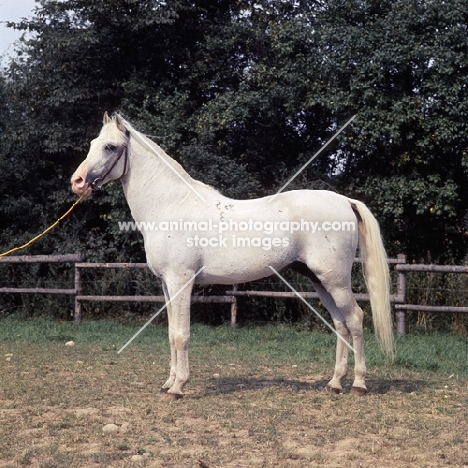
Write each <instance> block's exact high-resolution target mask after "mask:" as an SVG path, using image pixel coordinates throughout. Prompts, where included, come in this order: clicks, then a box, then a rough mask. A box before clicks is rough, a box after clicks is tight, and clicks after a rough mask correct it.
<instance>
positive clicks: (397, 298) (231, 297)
mask: <svg viewBox="0 0 468 468" xmlns="http://www.w3.org/2000/svg"><path fill="white" fill-rule="evenodd" d="M355 261H356V262H359V261H360V259H359V258H357V259H355ZM0 263H70V264H71V267H72V268H74V287H73V288H63V289H57V288H13V287H3V288H0V293H19V294H64V295H70V296H73V297H74V300H75V312H74V318H75V322H77V323H79V322H80V321H81V319H82V303H83V302H85V301H114V302H162V303H163V302H164V296H116V295H114V296H112V295H99V296H97V295H87V294H85V293H84V291H83V284H82V279H81V271H82V270H83V269H87V268H94V269H99V268H101V269H108V268H144V269H146V268H148V265H147V264H146V263H84V262H83V261H82V255H81V254H67V255H22V256H10V257H0ZM388 263H389V264H390V265H394V266H395V267H394V268H395V272H396V293H395V294H391V296H390V301H391V303H392V304H394V309H395V321H396V330H397V335H404V334H405V333H406V311H408V310H409V311H411V310H415V311H424V312H442V313H468V307H451V306H428V305H418V304H407V303H406V274H407V273H408V272H436V273H468V267H465V266H457V265H453V266H449V265H443V266H442V265H425V264H407V263H406V256H405V255H398V256H397V258H390V259H388ZM299 294H300V295H301V296H302V297H304V298H305V299H318V294H317V293H316V292H301V293H299ZM239 296H247V297H276V298H296V297H297V295H296V293H294V292H292V291H291V292H279V291H254V290H251V291H238V289H237V285H233V287H232V288H231V289H230V290H228V291H226V293H225V295H220V296H192V303H205V304H207V303H228V304H231V324H232V325H234V324H235V323H236V319H237V297H239ZM355 296H356V300H358V301H363V302H368V301H369V296H368V294H355Z"/></svg>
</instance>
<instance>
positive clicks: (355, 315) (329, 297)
mask: <svg viewBox="0 0 468 468" xmlns="http://www.w3.org/2000/svg"><path fill="white" fill-rule="evenodd" d="M315 286H316V287H317V285H315ZM319 290H320V292H319ZM317 292H318V294H319V296H320V299H321V300H322V303H323V304H324V305H325V307H326V308H327V309H328V310H329V312H330V315H331V316H332V318H333V322H334V323H335V327H336V330H337V333H338V334H339V335H341V336H343V338H345V340H346V341H347V343H348V345H346V344H345V343H344V341H343V340H340V339H338V343H337V351H336V369H337V370H338V372H337V371H336V370H335V375H337V376H340V375H341V374H340V369H344V360H345V358H346V362H347V357H348V352H349V349H352V350H353V351H354V363H355V364H354V382H353V385H352V387H351V393H352V394H354V395H358V396H362V395H364V394H366V393H367V387H366V382H365V378H366V362H365V356H364V340H363V326H362V322H363V317H364V313H363V311H362V309H361V308H360V307H359V305H358V304H357V302H356V300H355V298H354V295H353V293H352V291H351V285H350V284H349V285H348V286H345V287H343V286H329V287H328V288H325V287H324V286H323V285H322V284H320V285H319V286H318V290H317ZM343 333H344V335H343ZM350 336H351V337H352V339H353V340H352V343H353V347H352V348H351V346H350V345H349V337H350ZM340 342H341V343H342V344H340ZM340 362H341V364H340ZM341 373H342V374H343V371H341ZM334 378H335V376H334ZM335 384H336V381H335V380H334V379H332V380H331V381H330V384H329V385H332V386H333V385H335Z"/></svg>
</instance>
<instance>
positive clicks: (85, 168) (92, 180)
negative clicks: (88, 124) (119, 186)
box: [71, 112, 130, 197]
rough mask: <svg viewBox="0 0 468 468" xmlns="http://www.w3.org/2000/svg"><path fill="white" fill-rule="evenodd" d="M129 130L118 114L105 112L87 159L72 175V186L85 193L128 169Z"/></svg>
mask: <svg viewBox="0 0 468 468" xmlns="http://www.w3.org/2000/svg"><path fill="white" fill-rule="evenodd" d="M129 138H130V132H129V130H128V129H127V128H126V127H125V125H124V123H123V120H122V119H121V117H120V116H119V115H118V114H116V115H115V117H114V118H112V119H111V118H110V117H109V116H108V114H107V112H106V113H105V114H104V119H103V127H102V130H101V133H100V134H99V136H98V137H97V138H96V139H95V140H93V141H92V142H91V147H90V149H89V153H88V155H87V156H86V159H85V160H84V161H83V162H82V163H81V164H80V165H79V167H78V169H77V170H76V171H75V173H74V174H73V175H72V177H71V185H72V190H73V192H75V193H76V194H77V195H84V196H85V197H87V196H89V195H91V193H92V191H93V190H97V189H100V188H101V187H102V186H103V185H104V184H105V183H107V182H110V181H111V180H115V179H120V178H121V177H122V176H124V175H125V174H126V173H127V170H128V161H127V160H128V142H129Z"/></svg>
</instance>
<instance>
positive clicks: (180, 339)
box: [174, 333, 190, 351]
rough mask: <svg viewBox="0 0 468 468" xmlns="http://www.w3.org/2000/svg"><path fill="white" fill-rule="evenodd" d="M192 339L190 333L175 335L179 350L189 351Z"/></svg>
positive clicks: (175, 342) (176, 345) (176, 346)
mask: <svg viewBox="0 0 468 468" xmlns="http://www.w3.org/2000/svg"><path fill="white" fill-rule="evenodd" d="M189 341H190V335H185V334H182V333H177V334H176V335H175V336H174V344H175V348H176V350H177V351H187V350H188V346H189Z"/></svg>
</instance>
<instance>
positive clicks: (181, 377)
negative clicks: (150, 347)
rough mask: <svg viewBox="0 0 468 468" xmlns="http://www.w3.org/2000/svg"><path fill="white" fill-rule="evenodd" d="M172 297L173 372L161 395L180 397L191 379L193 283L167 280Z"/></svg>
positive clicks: (170, 296) (171, 336)
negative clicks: (189, 355)
mask: <svg viewBox="0 0 468 468" xmlns="http://www.w3.org/2000/svg"><path fill="white" fill-rule="evenodd" d="M166 285H167V292H168V295H169V298H170V299H171V303H170V306H171V312H170V319H169V320H170V326H169V341H170V343H171V374H170V377H169V380H168V381H167V382H166V383H165V384H164V386H163V390H162V394H161V396H162V397H163V398H167V399H173V400H175V399H179V398H182V397H183V396H184V392H183V390H184V387H185V385H186V384H187V383H188V382H189V380H190V369H189V358H188V347H189V341H190V300H191V294H192V287H193V283H191V284H189V285H187V284H186V285H184V284H182V285H180V283H179V282H170V281H167V282H166Z"/></svg>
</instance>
